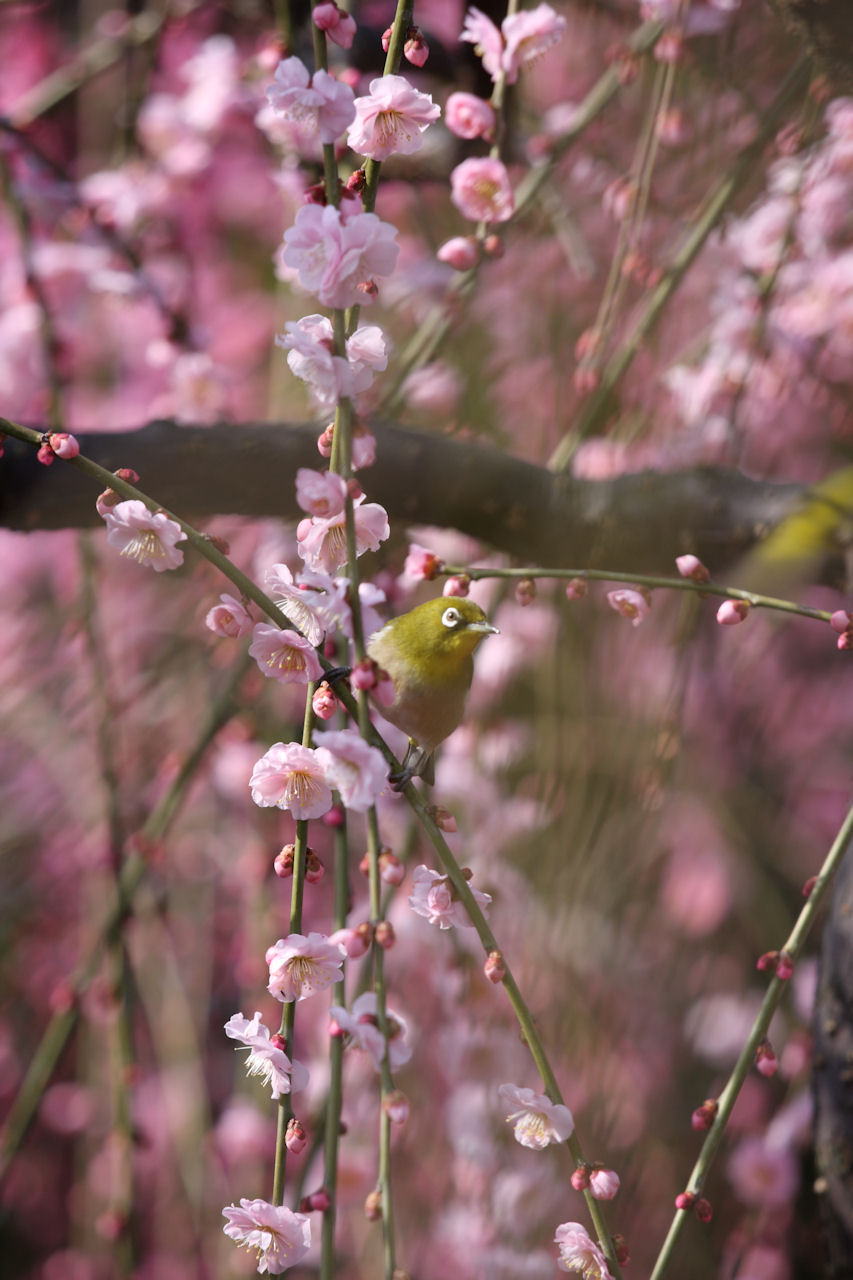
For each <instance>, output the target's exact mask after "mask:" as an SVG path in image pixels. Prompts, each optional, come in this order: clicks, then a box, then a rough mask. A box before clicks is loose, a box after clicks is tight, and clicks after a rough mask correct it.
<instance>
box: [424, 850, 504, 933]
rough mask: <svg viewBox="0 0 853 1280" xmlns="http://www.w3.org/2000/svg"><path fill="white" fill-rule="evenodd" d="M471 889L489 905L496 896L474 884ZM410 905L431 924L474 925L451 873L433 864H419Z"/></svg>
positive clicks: (479, 900)
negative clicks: (474, 886) (436, 869)
mask: <svg viewBox="0 0 853 1280" xmlns="http://www.w3.org/2000/svg"><path fill="white" fill-rule="evenodd" d="M471 892H472V893H473V895H474V900H475V902H476V903H477V904H478V905H479V906H480V907H483V908H485V907H487V906H488V905H489V903H490V902H491V900H492V899H491V895H490V894H488V893H481V892H480V891H479V890H478V889H474V888H473V887H471ZM409 906H410V907H411V908H412V910H413V911H414V912H415V913H416V914H417V915H419V916H423V917H424V919H425V920H428V921H429V923H430V924H437V925H438V927H439V928H440V929H452V928H454V927H461V928H466V929H470V928H473V925H472V923H471V918H470V916H469V915H468V911H467V908H466V907H465V905H464V903H462V902H460V901H459V899H458V898H457V897H456V895H455V892H454V889H453V886H452V885H451V883H450V881H449V879H448V878H447V876H444V875H442V874H441V872H440V871H433V870H432V869H431V868H430V867H426V866H420V867H415V870H414V873H413V876H412V893H411V895H410V897H409Z"/></svg>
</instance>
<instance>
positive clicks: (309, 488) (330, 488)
mask: <svg viewBox="0 0 853 1280" xmlns="http://www.w3.org/2000/svg"><path fill="white" fill-rule="evenodd" d="M296 501H297V502H298V503H299V505H300V507H301V508H302V510H303V511H307V513H308V515H309V516H336V515H338V514H339V513H340V512H341V511H343V509H344V507H345V506H346V503H347V486H346V481H345V480H344V478H343V476H339V475H338V474H337V473H336V472H334V471H312V470H311V468H310V467H300V468H299V469H298V471H297V472H296Z"/></svg>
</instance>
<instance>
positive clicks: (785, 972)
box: [776, 951, 794, 982]
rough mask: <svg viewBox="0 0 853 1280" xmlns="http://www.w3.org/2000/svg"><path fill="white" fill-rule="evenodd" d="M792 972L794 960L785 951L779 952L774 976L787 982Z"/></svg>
mask: <svg viewBox="0 0 853 1280" xmlns="http://www.w3.org/2000/svg"><path fill="white" fill-rule="evenodd" d="M793 973H794V961H793V959H792V958H791V956H789V955H788V953H787V951H780V952H779V963H778V964H777V965H776V977H777V978H781V980H782V981H783V982H787V981H788V979H789V978H790V977H792V976H793Z"/></svg>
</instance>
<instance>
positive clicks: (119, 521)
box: [104, 498, 186, 573]
mask: <svg viewBox="0 0 853 1280" xmlns="http://www.w3.org/2000/svg"><path fill="white" fill-rule="evenodd" d="M104 520H105V522H106V526H107V542H109V544H110V546H112V547H118V549H119V555H122V556H125V557H126V558H127V559H128V560H135V561H136V563H137V564H143V565H150V566H151V568H152V569H153V570H154V572H155V573H162V572H163V571H164V570H165V569H177V568H178V567H179V565H182V564H183V563H184V553H183V551H179V550H178V549H177V547H176V546H175V543H176V542H180V541H181V540H182V539H183V538H184V537H185V536H186V535H185V534H184V531H183V529H182V528H181V526H180V525H179V524H178V522H177V521H176V520H170V519H169V517H168V516H167V515H166V514H165V513H164V512H162V511H149V510H148V508H147V507H146V505H145V503H144V502H140V500H139V499H138V498H130V499H128V500H127V501H126V502H119V503H117V504H116V506H114V507H112V508H110V509H109V510H108V511H105V513H104Z"/></svg>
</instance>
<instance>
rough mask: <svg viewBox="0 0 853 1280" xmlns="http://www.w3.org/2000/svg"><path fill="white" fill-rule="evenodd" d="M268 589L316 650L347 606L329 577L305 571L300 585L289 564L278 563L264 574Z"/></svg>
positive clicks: (283, 611)
mask: <svg viewBox="0 0 853 1280" xmlns="http://www.w3.org/2000/svg"><path fill="white" fill-rule="evenodd" d="M264 586H265V587H266V588H267V591H268V592H269V594H270V595H271V596H272V598H273V602H274V603H275V605H276V606H277V607H278V608H279V609H280V610H281V611H282V613H283V614H284V615H285V617H286V618H288V619H289V621H290V622H292V623H293V625H294V626H295V627H297V628H298V630H299V631H301V633H302V635H304V636H305V639H306V640H308V641H309V643H310V644H312V645H313V646H314V647H315V648H316V646H317V645H318V644H319V643H320V641H321V640H322V639H323V636H324V635H325V634H326V632H327V631H330V630H331V628H332V627H333V626H334V624H335V621H336V619H337V617H338V615H339V613H340V611H341V610H342V609H343V608H344V607H345V603H344V600H343V597H342V593H341V591H340V589H339V588H338V587H337V586H336V585H335V583H334V581H333V580H332V579H331V578H330V577H328V575H326V574H319V573H308V572H303V573H302V574H301V575H300V579H299V582H298V583H297V582H296V580H295V579H294V577H293V574H292V573H291V572H290V569H288V567H287V565H286V564H274V565H273V566H272V568H271V569H268V570H267V572H266V573H265V575H264Z"/></svg>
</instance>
